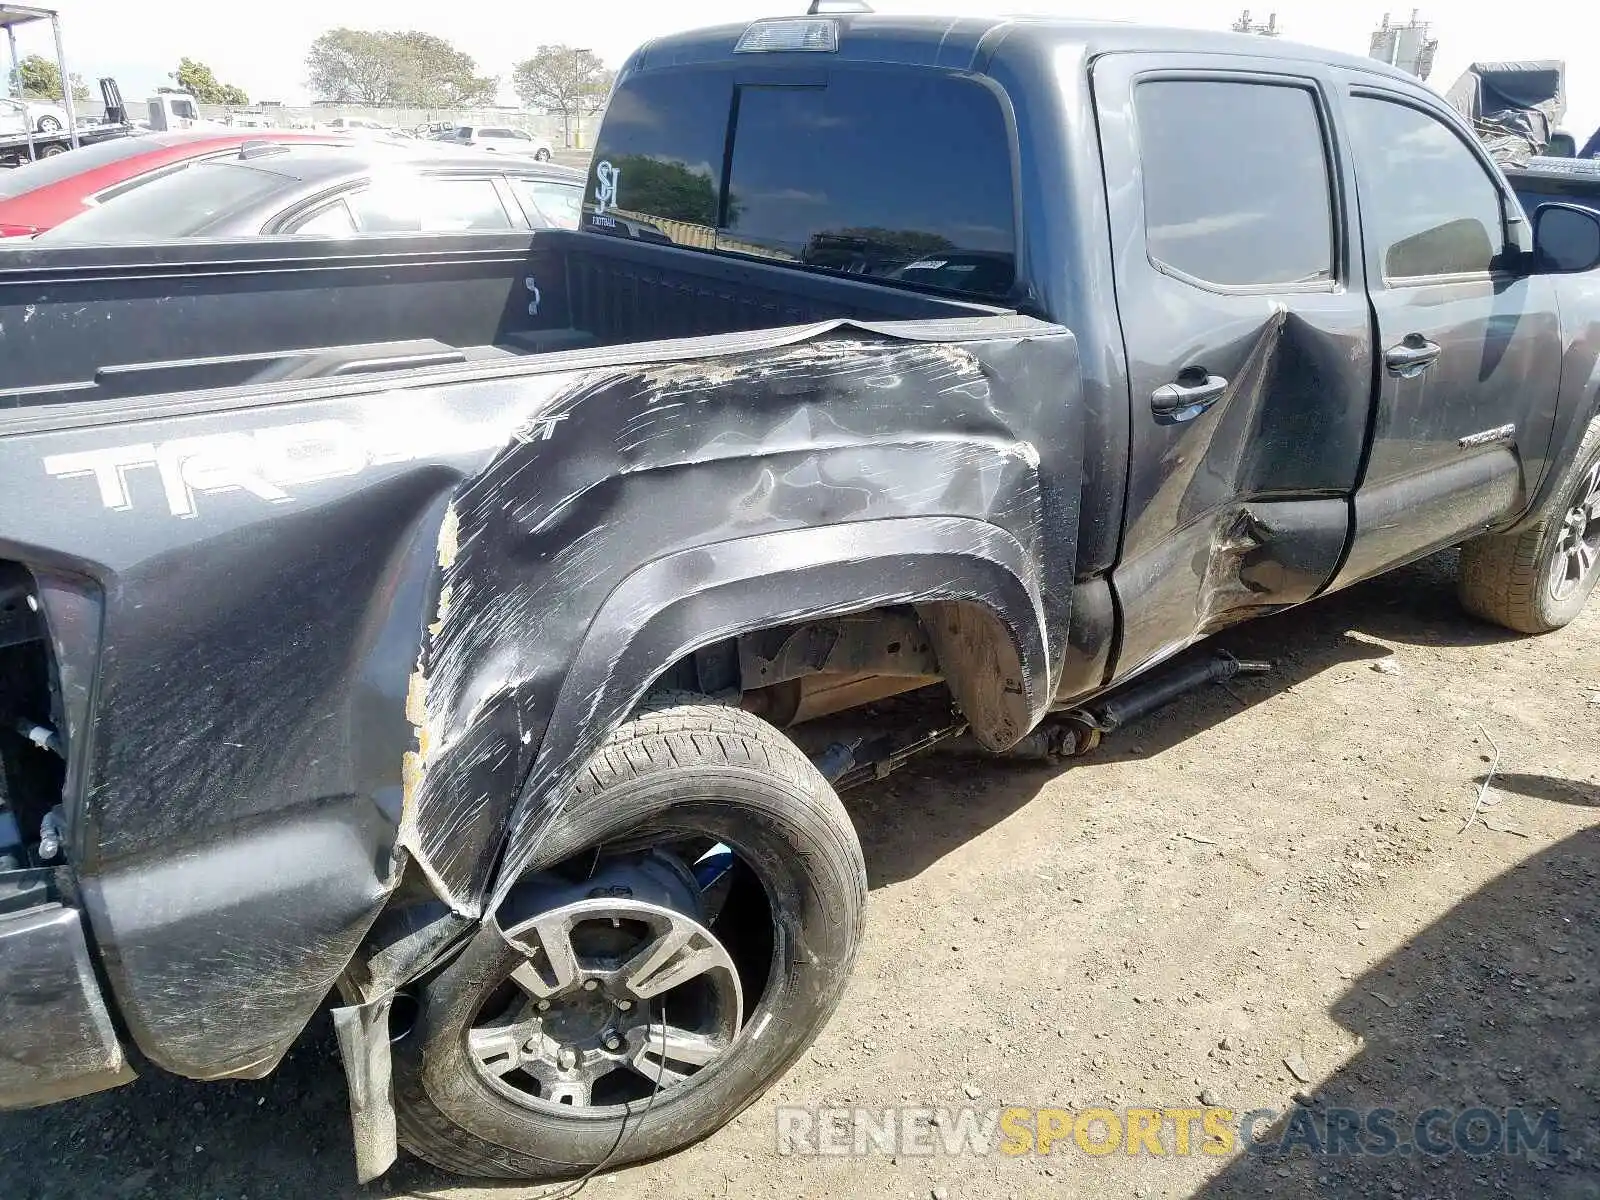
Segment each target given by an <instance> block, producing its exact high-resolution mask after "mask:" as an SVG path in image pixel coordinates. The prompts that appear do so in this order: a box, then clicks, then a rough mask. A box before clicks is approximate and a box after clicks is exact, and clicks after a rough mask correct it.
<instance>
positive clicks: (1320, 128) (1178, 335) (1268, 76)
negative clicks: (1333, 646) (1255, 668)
mask: <svg viewBox="0 0 1600 1200" xmlns="http://www.w3.org/2000/svg"><path fill="white" fill-rule="evenodd" d="M1300 67H1301V64H1297V63H1293V62H1285V61H1284V60H1281V59H1274V60H1271V61H1267V60H1259V59H1252V58H1248V57H1233V56H1220V55H1207V56H1205V57H1204V58H1195V57H1186V56H1171V55H1109V56H1106V57H1103V58H1101V59H1099V60H1097V62H1096V64H1095V66H1094V75H1093V79H1094V89H1095V103H1096V109H1097V112H1098V116H1099V122H1100V134H1101V143H1102V145H1101V149H1102V154H1103V156H1104V161H1105V171H1106V191H1107V203H1108V207H1109V215H1110V226H1111V234H1112V256H1113V263H1114V267H1115V271H1116V290H1117V304H1118V310H1119V315H1120V317H1121V321H1122V329H1123V338H1124V341H1125V345H1126V350H1127V356H1128V375H1129V385H1130V397H1129V402H1130V404H1131V406H1132V414H1131V416H1132V421H1131V428H1132V438H1131V448H1130V458H1131V461H1130V463H1129V472H1128V497H1127V505H1128V507H1127V514H1128V515H1127V521H1126V525H1125V528H1124V533H1123V545H1122V552H1121V556H1120V559H1119V564H1118V566H1117V568H1116V570H1115V572H1114V575H1113V582H1114V585H1115V587H1116V590H1117V594H1118V599H1119V602H1120V604H1121V606H1122V609H1123V613H1124V619H1125V626H1124V636H1123V642H1122V647H1121V652H1120V654H1119V657H1118V663H1117V668H1116V673H1117V674H1118V675H1119V676H1120V675H1126V674H1127V673H1129V672H1131V671H1133V670H1136V669H1138V668H1139V667H1141V666H1144V665H1146V664H1148V663H1150V662H1152V661H1155V660H1156V659H1158V658H1160V657H1162V656H1163V655H1165V654H1167V653H1170V652H1171V651H1173V650H1176V649H1178V648H1180V647H1181V646H1183V645H1185V644H1187V643H1188V642H1190V641H1193V640H1194V639H1195V638H1196V637H1198V636H1201V635H1203V634H1205V633H1209V632H1212V631H1214V630H1216V629H1220V628H1222V627H1224V626H1226V625H1229V624H1232V623H1234V622H1236V621H1239V620H1243V619H1245V618H1247V617H1250V616H1254V615H1257V614H1259V613H1261V612H1265V611H1270V610H1273V609H1276V608H1281V607H1283V606H1286V605H1288V604H1293V603H1297V602H1299V601H1301V600H1305V599H1308V598H1309V597H1311V596H1312V595H1314V594H1315V593H1316V592H1317V591H1318V590H1319V589H1321V588H1322V587H1323V586H1324V585H1325V584H1326V583H1327V582H1328V581H1329V580H1330V579H1331V578H1332V576H1333V573H1334V571H1335V570H1336V568H1337V566H1338V563H1339V560H1340V557H1341V555H1342V554H1343V552H1344V545H1345V540H1346V537H1347V535H1348V532H1349V512H1350V499H1349V498H1350V495H1351V493H1352V491H1353V489H1354V486H1355V481H1356V477H1357V473H1358V470H1359V468H1360V463H1361V453H1362V445H1363V442H1364V439H1365V436H1366V427H1367V420H1368V414H1369V410H1370V407H1371V403H1372V388H1371V378H1372V333H1371V322H1370V316H1369V312H1368V308H1367V300H1366V296H1365V282H1364V279H1363V270H1362V264H1361V262H1360V260H1359V256H1358V255H1352V253H1351V252H1350V247H1351V245H1352V243H1353V240H1354V239H1353V238H1352V235H1351V231H1352V220H1351V217H1350V215H1349V208H1350V206H1349V203H1348V197H1349V196H1350V195H1351V194H1352V189H1353V183H1352V180H1351V178H1350V176H1349V169H1348V166H1347V165H1346V164H1344V163H1343V162H1341V161H1340V158H1339V156H1338V155H1337V153H1336V152H1335V143H1334V139H1333V136H1332V132H1331V131H1332V130H1333V128H1334V123H1333V121H1332V120H1331V117H1330V113H1331V104H1330V101H1329V96H1330V94H1331V81H1330V79H1329V78H1328V77H1327V75H1326V73H1325V71H1324V70H1323V68H1321V67H1319V66H1318V65H1316V64H1313V63H1307V64H1304V69H1303V71H1302V70H1301V69H1300Z"/></svg>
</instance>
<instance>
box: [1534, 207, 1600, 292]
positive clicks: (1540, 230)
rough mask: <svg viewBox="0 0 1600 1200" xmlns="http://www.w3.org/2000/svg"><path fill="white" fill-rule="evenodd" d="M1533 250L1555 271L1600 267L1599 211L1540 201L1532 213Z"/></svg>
mask: <svg viewBox="0 0 1600 1200" xmlns="http://www.w3.org/2000/svg"><path fill="white" fill-rule="evenodd" d="M1533 253H1534V256H1535V261H1536V262H1537V263H1538V269H1539V270H1540V271H1543V272H1546V273H1548V274H1552V275H1566V274H1571V273H1574V272H1578V271H1592V270H1594V269H1595V268H1596V267H1600V213H1594V212H1590V211H1589V210H1588V209H1587V208H1579V207H1578V206H1577V205H1575V204H1541V205H1540V206H1539V208H1538V210H1537V211H1535V213H1534V214H1533Z"/></svg>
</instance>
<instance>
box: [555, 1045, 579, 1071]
mask: <svg viewBox="0 0 1600 1200" xmlns="http://www.w3.org/2000/svg"><path fill="white" fill-rule="evenodd" d="M556 1061H557V1062H558V1063H560V1064H561V1069H562V1070H563V1071H570V1070H572V1068H573V1067H575V1066H577V1065H578V1054H577V1051H575V1050H573V1049H572V1048H571V1047H570V1046H563V1047H562V1048H561V1053H560V1054H559V1055H558V1056H557V1058H556Z"/></svg>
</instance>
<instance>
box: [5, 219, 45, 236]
mask: <svg viewBox="0 0 1600 1200" xmlns="http://www.w3.org/2000/svg"><path fill="white" fill-rule="evenodd" d="M38 232H39V227H38V226H37V225H13V224H11V223H10V222H9V221H0V237H32V236H33V235H34V234H36V233H38Z"/></svg>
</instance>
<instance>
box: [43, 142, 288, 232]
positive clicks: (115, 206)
mask: <svg viewBox="0 0 1600 1200" xmlns="http://www.w3.org/2000/svg"><path fill="white" fill-rule="evenodd" d="M63 157H65V156H63ZM285 183H286V181H285V179H284V177H283V176H282V175H279V174H277V173H275V172H271V171H260V170H257V169H256V168H254V167H251V166H249V165H248V164H246V163H240V162H198V163H194V164H193V165H191V166H188V167H186V168H184V169H183V170H181V171H174V172H173V173H172V174H170V175H164V176H162V177H160V178H159V179H152V180H151V181H150V182H149V183H146V184H143V185H141V186H140V187H136V188H134V189H133V190H132V191H129V192H126V193H124V194H123V195H121V196H118V197H117V198H116V199H115V200H113V201H112V202H111V203H108V204H104V205H102V206H100V207H99V208H91V209H90V210H89V211H88V212H86V213H84V214H83V215H82V216H78V217H74V218H73V219H72V220H70V221H66V222H63V223H62V224H60V225H58V226H56V227H55V228H54V229H52V230H50V231H49V232H48V233H43V234H40V235H39V237H37V238H36V239H34V240H35V241H38V242H155V241H161V240H162V239H164V238H182V237H194V236H195V235H197V234H201V233H204V232H205V230H206V228H207V227H208V226H209V225H211V223H212V222H214V221H216V220H217V219H218V218H219V217H225V216H228V215H230V214H231V213H233V212H235V211H237V210H238V209H239V208H241V207H243V206H245V205H248V204H251V203H253V202H255V201H257V200H260V199H262V198H264V197H266V196H269V195H271V194H272V193H273V192H275V191H278V190H280V189H281V188H283V187H284V186H285Z"/></svg>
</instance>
